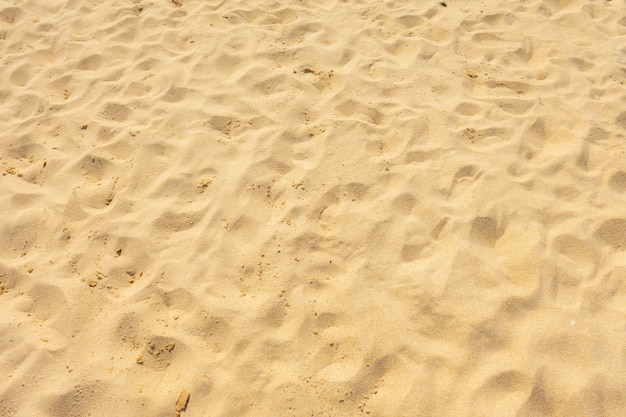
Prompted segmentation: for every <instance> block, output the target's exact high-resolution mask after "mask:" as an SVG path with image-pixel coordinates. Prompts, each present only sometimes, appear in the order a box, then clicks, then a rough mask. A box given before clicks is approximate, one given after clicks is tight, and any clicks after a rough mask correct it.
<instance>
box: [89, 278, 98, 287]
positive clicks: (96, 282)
mask: <svg viewBox="0 0 626 417" xmlns="http://www.w3.org/2000/svg"><path fill="white" fill-rule="evenodd" d="M88 284H89V286H90V287H91V288H93V287H95V286H96V285H98V281H94V280H93V279H90V280H89V282H88Z"/></svg>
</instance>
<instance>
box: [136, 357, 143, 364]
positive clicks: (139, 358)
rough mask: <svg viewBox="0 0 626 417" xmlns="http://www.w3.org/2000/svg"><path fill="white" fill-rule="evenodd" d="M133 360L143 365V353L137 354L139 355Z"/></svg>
mask: <svg viewBox="0 0 626 417" xmlns="http://www.w3.org/2000/svg"><path fill="white" fill-rule="evenodd" d="M135 362H136V363H137V365H143V355H139V357H137V359H135Z"/></svg>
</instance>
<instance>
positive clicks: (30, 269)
mask: <svg viewBox="0 0 626 417" xmlns="http://www.w3.org/2000/svg"><path fill="white" fill-rule="evenodd" d="M33 271H34V268H33V267H32V266H29V267H28V273H29V274H31V273H32V272H33Z"/></svg>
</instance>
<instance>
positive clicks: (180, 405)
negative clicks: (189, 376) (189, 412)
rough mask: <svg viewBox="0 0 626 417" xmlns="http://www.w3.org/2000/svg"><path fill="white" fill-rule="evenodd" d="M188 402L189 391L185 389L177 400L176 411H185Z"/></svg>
mask: <svg viewBox="0 0 626 417" xmlns="http://www.w3.org/2000/svg"><path fill="white" fill-rule="evenodd" d="M187 403H189V393H188V392H187V391H185V390H183V391H182V392H181V393H180V395H179V396H178V401H176V412H181V411H185V410H186V409H187Z"/></svg>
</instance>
